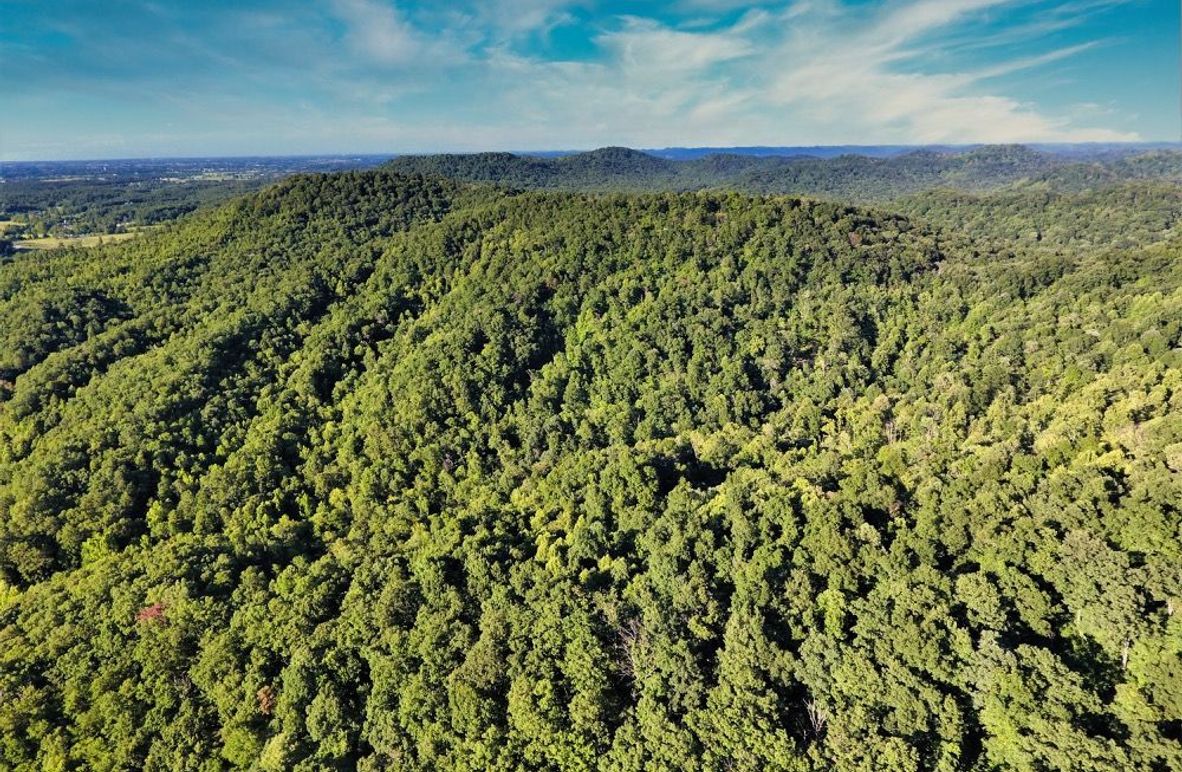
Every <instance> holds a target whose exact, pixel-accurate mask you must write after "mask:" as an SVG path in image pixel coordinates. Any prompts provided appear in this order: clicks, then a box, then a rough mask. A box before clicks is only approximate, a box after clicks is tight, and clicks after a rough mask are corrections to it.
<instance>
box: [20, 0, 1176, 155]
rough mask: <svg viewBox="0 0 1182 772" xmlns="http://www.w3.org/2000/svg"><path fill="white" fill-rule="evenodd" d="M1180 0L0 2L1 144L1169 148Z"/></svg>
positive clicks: (238, 149)
mask: <svg viewBox="0 0 1182 772" xmlns="http://www.w3.org/2000/svg"><path fill="white" fill-rule="evenodd" d="M1178 38H1179V4H1178V2H1177V1H1176V0H1058V1H1055V2H1051V1H1048V0H783V1H780V2H766V3H741V2H734V1H733V0H665V1H661V0H657V1H655V2H645V3H637V2H630V3H629V2H613V1H611V0H487V1H485V2H476V1H475V0H459V1H458V2H419V1H417V0H317V1H312V0H235V1H230V0H0V116H3V117H2V118H0V158H3V159H6V160H22V159H55V158H102V157H128V156H158V155H241V154H286V153H325V152H340V153H360V152H414V151H439V150H484V149H515V150H535V149H536V150H540V149H555V148H563V149H577V148H590V147H597V146H602V145H607V144H621V145H629V146H633V147H665V146H674V145H692V146H727V145H803V144H896V143H906V144H911V143H916V144H918V143H962V142H963V143H969V142H1013V141H1113V140H1115V141H1120V140H1176V139H1178V137H1179V133H1180V132H1182V129H1180V128H1179V121H1180V118H1179V75H1178V56H1179V51H1178V46H1179V41H1178Z"/></svg>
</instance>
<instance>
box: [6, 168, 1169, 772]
mask: <svg viewBox="0 0 1182 772" xmlns="http://www.w3.org/2000/svg"><path fill="white" fill-rule="evenodd" d="M600 162H602V164H603V165H604V167H603V168H602V169H600V170H599V171H598V172H596V173H604V174H608V173H614V172H611V171H610V170H611V169H618V168H619V165H620V164H621V163H622V164H625V165H627V164H631V163H647V162H642V161H641V159H637V158H635V157H634V156H632V155H630V154H627V153H617V152H615V151H612V152H610V153H606V154H603V155H601V157H600V158H599V159H598V160H597V161H596V163H600ZM482 163H486V164H488V165H489V167H490V168H493V167H496V168H500V169H503V168H507V167H508V166H512V165H515V164H516V162H515V161H512V160H510V159H509V158H508V157H505V156H487V157H485V160H484V161H482ZM530 163H533V162H530ZM712 163H722V164H723V165H724V166H725V165H727V164H728V163H729V162H720V161H718V160H717V159H715V160H714V161H712ZM998 163H1000V164H1001V166H1002V167H1005V165H1006V163H1008V162H1006V161H1004V159H1002V161H999V162H998ZM1015 163H1019V162H1015ZM736 165H737V166H742V164H741V163H738V162H736ZM991 168H992V167H991ZM604 169H607V170H609V171H604ZM490 173H493V172H490ZM498 173H499V172H498ZM649 173H650V172H646V174H649ZM659 173H661V172H660V170H659V169H656V170H654V171H652V172H651V174H659ZM988 173H989V174H994V173H995V172H994V171H990V172H988ZM1142 190H1144V191H1145V192H1144V195H1146V196H1149V197H1150V199H1149V200H1152V201H1155V202H1158V203H1159V204H1161V206H1162V207H1163V208H1160V209H1154V211H1157V212H1163V211H1166V210H1167V209H1168V208H1169V207H1171V206H1173V201H1174V200H1175V194H1173V192H1172V191H1171V190H1169V189H1165V188H1156V187H1147V188H1139V187H1130V188H1128V193H1127V195H1126V196H1124V197H1114V198H1112V199H1109V200H1108V201H1109V203H1108V206H1110V207H1112V208H1113V210H1114V212H1123V213H1124V215H1123V216H1124V217H1127V218H1129V219H1128V220H1127V221H1128V222H1137V223H1140V224H1139V225H1137V226H1136V227H1135V228H1134V229H1133V231H1132V235H1128V237H1127V238H1125V236H1126V234H1124V233H1113V232H1111V231H1109V230H1107V228H1108V226H1106V225H1104V224H1103V223H1105V222H1110V223H1113V224H1117V223H1120V222H1122V220H1121V217H1122V215H1119V214H1115V213H1114V214H1112V215H1111V216H1110V217H1108V219H1103V218H1096V217H1095V216H1094V212H1096V211H1099V210H1100V208H1101V206H1102V203H1103V202H1101V201H1100V200H1099V199H1097V198H1094V197H1089V195H1088V194H1082V193H1081V194H1071V195H1062V196H1060V195H1056V196H1047V197H1046V199H1045V204H1044V205H1043V206H1041V207H1040V208H1038V209H1028V208H1027V207H1026V206H1025V205H1023V204H1021V203H1013V200H1012V199H1008V198H1005V196H1006V195H1014V196H1025V195H1031V196H1033V195H1035V193H1034V192H1030V191H1027V192H1024V193H1014V192H1010V193H1006V194H1004V195H1002V194H999V196H998V197H985V198H974V197H968V196H960V195H959V194H956V195H954V194H945V193H932V194H930V195H929V196H927V197H923V198H918V199H915V200H914V201H913V202H912V203H910V204H909V207H910V209H911V210H912V212H913V213H914V215H915V216H914V219H907V218H905V217H902V216H897V215H887V214H884V213H881V212H867V211H863V210H859V209H854V208H850V207H846V206H841V205H837V204H830V203H817V202H811V201H805V200H800V199H796V198H751V197H748V196H743V195H738V194H713V193H711V194H707V193H699V194H672V193H666V194H654V195H600V196H596V195H587V194H572V193H522V194H505V193H498V192H496V191H492V190H487V189H482V188H469V187H464V186H461V185H458V184H453V183H445V182H439V181H431V180H428V179H424V178H421V177H405V176H400V175H397V174H393V173H389V172H373V173H356V174H347V175H334V176H304V177H298V178H293V179H292V180H289V181H287V182H285V183H283V184H281V185H279V186H277V187H275V188H271V189H268V190H265V191H263V192H260V193H258V194H255V195H252V196H250V197H247V198H245V199H241V200H238V201H235V202H233V203H231V204H229V205H227V206H225V207H223V208H220V209H217V210H215V211H212V212H208V213H204V214H199V215H197V216H195V217H192V218H189V219H187V220H185V221H183V222H181V223H179V224H176V225H173V226H169V227H168V228H166V229H164V230H163V231H162V232H161V233H158V234H154V235H152V236H149V237H146V238H144V239H141V240H139V241H137V242H133V243H129V244H125V245H122V246H118V247H110V246H108V247H100V248H97V249H94V250H75V251H65V252H58V253H46V254H36V255H32V254H28V255H18V256H16V258H15V259H14V260H13V261H11V262H9V263H6V264H3V265H2V266H0V303H2V304H3V305H2V306H0V307H2V308H3V309H4V318H5V320H6V321H7V320H12V321H11V322H10V323H9V325H8V327H7V328H6V329H5V330H4V331H3V333H0V367H2V368H4V373H3V374H2V375H0V377H2V378H3V379H4V380H3V382H2V383H0V575H2V576H3V580H2V583H0V759H2V762H0V764H3V765H4V766H5V767H7V768H13V769H30V770H31V769H40V768H51V769H53V768H88V769H89V768H93V769H130V768H148V769H168V770H217V769H226V768H258V769H263V770H271V769H274V770H280V769H304V770H312V769H353V768H359V769H369V770H378V769H441V768H455V769H474V770H475V769H600V768H602V769H617V770H625V769H710V770H713V769H746V770H772V769H798V770H805V769H816V770H824V769H834V768H839V769H865V770H878V769H899V770H906V769H944V770H951V769H979V770H984V769H1080V770H1089V769H1096V770H1100V769H1161V770H1168V769H1176V768H1179V766H1180V765H1182V752H1180V748H1179V727H1180V726H1182V699H1180V698H1179V695H1182V660H1180V656H1182V613H1179V608H1180V604H1182V572H1180V569H1179V566H1182V549H1180V547H1179V544H1180V542H1179V538H1180V536H1182V533H1180V526H1179V524H1180V511H1179V508H1180V504H1182V482H1180V480H1182V258H1180V257H1179V255H1180V254H1182V252H1180V250H1182V242H1180V241H1179V240H1178V239H1177V238H1176V237H1175V236H1174V235H1173V233H1172V231H1171V230H1170V229H1171V228H1172V222H1173V221H1170V223H1161V222H1159V221H1158V220H1156V219H1153V217H1149V218H1147V219H1138V218H1139V217H1140V215H1139V214H1138V212H1139V211H1140V209H1139V206H1138V202H1142V201H1144V200H1147V199H1144V198H1142V192H1141V191H1142ZM1018 200H1019V201H1022V200H1025V199H1018ZM1155 206H1157V205H1156V204H1155ZM1011 210H1012V213H1011V214H1010V215H1009V217H1012V218H1014V220H1015V222H1014V223H1013V225H1012V227H1010V228H1009V230H1007V229H1006V228H1002V227H1000V226H999V224H998V217H999V215H998V213H1000V212H1011ZM1081 213H1082V214H1081ZM1089 213H1092V214H1089ZM925 220H926V222H925ZM1077 221H1078V222H1085V221H1086V228H1085V229H1084V231H1083V232H1080V233H1077V232H1076V226H1075V225H1073V223H1075V222H1077ZM1032 226H1033V227H1037V228H1039V229H1041V230H1042V231H1043V232H1044V233H1045V234H1047V235H1046V236H1045V238H1044V239H1043V240H1042V241H1038V240H1036V239H1029V238H1026V237H1025V236H1023V234H1024V233H1026V231H1028V230H1029V229H1030V228H1031V227H1032ZM1114 227H1115V226H1114ZM969 231H979V232H981V234H982V238H981V239H980V240H979V241H975V240H974V239H973V238H972V236H973V234H972V233H970V232H969ZM1011 231H1012V237H1011Z"/></svg>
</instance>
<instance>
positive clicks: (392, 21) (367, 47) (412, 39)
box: [332, 0, 467, 66]
mask: <svg viewBox="0 0 1182 772" xmlns="http://www.w3.org/2000/svg"><path fill="white" fill-rule="evenodd" d="M332 6H333V9H334V10H335V11H336V13H337V15H338V16H339V17H340V18H341V20H342V21H344V22H345V24H346V27H347V33H346V41H347V42H348V44H349V45H350V46H352V47H353V49H354V50H355V51H356V53H358V54H360V55H361V56H363V57H365V59H366V60H367V61H368V62H370V63H374V64H381V65H388V66H408V65H417V66H432V65H437V64H443V63H450V64H457V63H460V62H462V61H463V60H464V59H466V58H467V54H466V51H465V48H464V46H462V45H461V44H459V43H458V42H457V41H456V40H455V38H454V35H452V34H450V33H449V32H444V33H443V34H436V35H431V34H428V33H425V32H423V31H421V30H419V29H418V28H417V27H416V26H414V25H413V24H412V23H411V22H410V21H409V20H408V19H407V18H406V16H405V14H403V13H402V11H401V10H400V9H399V8H398V6H396V5H394V4H393V3H390V2H383V0H333V3H332Z"/></svg>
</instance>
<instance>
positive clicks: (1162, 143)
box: [0, 140, 1182, 165]
mask: <svg viewBox="0 0 1182 772" xmlns="http://www.w3.org/2000/svg"><path fill="white" fill-rule="evenodd" d="M981 147H1026V148H1035V149H1038V148H1074V147H1079V148H1087V147H1146V148H1178V149H1182V140H1132V141H1104V140H1091V141H1084V142H1053V141H1051V142H1043V141H1023V142H927V143H898V142H886V143H879V144H875V143H853V142H851V143H833V144H799V145H763V144H755V145H665V146H663V147H632V146H630V145H612V144H608V145H600V146H597V147H585V148H573V147H572V148H549V149H535V150H521V149H517V150H503V149H487V150H409V151H373V152H369V151H366V152H339V151H325V152H306V153H281V154H260V153H234V154H230V155H128V156H109V157H91V158H33V159H24V160H15V159H4V158H0V164H10V165H16V164H39V163H103V162H120V161H123V162H126V161H206V160H226V161H230V160H249V159H284V158H290V159H309V158H326V159H347V158H391V159H392V158H397V157H400V156H436V155H480V154H484V153H509V154H511V155H520V156H530V155H534V156H537V155H561V154H576V153H590V152H595V151H597V150H606V149H609V148H623V149H626V150H635V151H637V152H641V153H650V154H651V153H661V152H669V151H677V150H680V151H709V150H715V151H719V152H725V151H728V150H835V149H847V148H848V149H867V150H872V149H884V148H901V149H914V150H925V149H931V148H947V149H973V148H981Z"/></svg>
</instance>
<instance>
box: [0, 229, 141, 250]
mask: <svg viewBox="0 0 1182 772" xmlns="http://www.w3.org/2000/svg"><path fill="white" fill-rule="evenodd" d="M138 235H140V231H134V232H131V233H104V234H100V235H96V236H74V237H69V238H58V237H54V236H47V237H45V238H41V239H22V240H20V241H17V242H14V246H15V247H16V248H17V249H57V248H58V247H97V246H99V245H100V244H112V243H115V242H117V241H127V240H128V239H134V238H135V237H136V236H138Z"/></svg>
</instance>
